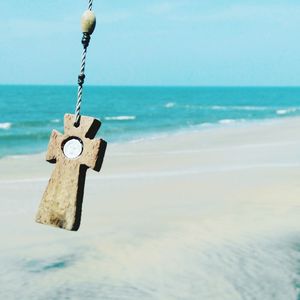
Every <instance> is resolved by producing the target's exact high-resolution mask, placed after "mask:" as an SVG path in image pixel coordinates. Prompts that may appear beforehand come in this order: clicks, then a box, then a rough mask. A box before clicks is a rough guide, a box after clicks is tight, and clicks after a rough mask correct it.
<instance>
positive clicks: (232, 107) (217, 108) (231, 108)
mask: <svg viewBox="0 0 300 300" xmlns="http://www.w3.org/2000/svg"><path fill="white" fill-rule="evenodd" d="M210 108H211V109H213V110H247V111H248V110H249V111H251V110H254V111H264V110H268V109H272V108H271V107H266V106H219V105H213V106H211V107H210Z"/></svg>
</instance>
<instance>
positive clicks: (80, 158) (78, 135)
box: [36, 114, 106, 231]
mask: <svg viewBox="0 0 300 300" xmlns="http://www.w3.org/2000/svg"><path fill="white" fill-rule="evenodd" d="M74 120H75V116H74V115H72V114H65V116H64V134H61V133H59V132H58V131H56V130H53V131H52V134H51V137H50V142H49V145H48V151H47V154H46V160H47V161H48V162H50V163H55V164H56V165H55V168H54V171H53V173H52V176H51V178H50V180H49V182H48V186H47V188H46V191H45V192H44V195H43V198H42V201H41V204H40V206H39V210H38V213H37V215H36V222H38V223H42V224H47V225H52V226H55V227H60V228H63V229H66V230H72V231H77V230H78V229H79V226H80V219H81V209H82V200H83V193H84V183H85V177H86V171H87V169H88V168H91V169H93V170H95V171H98V172H99V171H100V169H101V166H102V162H103V158H104V154H105V150H106V142H105V141H104V140H102V139H100V140H98V139H94V137H95V135H96V133H97V132H98V130H99V128H100V126H101V122H100V121H99V120H97V119H94V118H92V117H86V116H81V117H80V125H79V126H78V127H75V125H74Z"/></svg>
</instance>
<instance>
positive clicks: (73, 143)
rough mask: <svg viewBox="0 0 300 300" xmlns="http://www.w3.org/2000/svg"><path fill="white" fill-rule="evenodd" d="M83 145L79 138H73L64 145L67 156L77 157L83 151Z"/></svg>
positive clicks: (70, 157)
mask: <svg viewBox="0 0 300 300" xmlns="http://www.w3.org/2000/svg"><path fill="white" fill-rule="evenodd" d="M82 150H83V145H82V143H81V142H80V140H79V139H77V138H72V139H70V140H69V141H67V142H66V143H65V145H64V148H63V151H64V154H65V156H66V157H67V158H69V159H75V158H77V157H79V156H80V155H81V153H82Z"/></svg>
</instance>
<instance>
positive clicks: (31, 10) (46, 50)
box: [0, 0, 300, 85]
mask: <svg viewBox="0 0 300 300" xmlns="http://www.w3.org/2000/svg"><path fill="white" fill-rule="evenodd" d="M86 6H87V0H63V1H62V0H61V1H58V0H51V1H40V0H7V1H1V3H0V11H1V20H0V25H1V27H0V28H1V29H0V34H1V50H0V64H1V72H0V83H13V84H15V83H24V84H27V83H29V84H35V83H37V84H73V83H74V84H76V77H77V75H78V70H79V65H80V57H81V44H80V39H81V32H80V27H79V26H80V25H79V24H80V16H81V14H82V12H83V11H84V10H85V9H86ZM94 11H95V13H96V15H97V21H98V23H97V28H96V30H95V33H94V35H93V37H92V41H91V45H90V47H89V52H88V62H87V69H86V72H87V79H86V83H87V84H97V85H98V84H100V85H300V33H299V32H300V1H299V0H297V1H296V0H295V1H293V0H284V1H278V0H277V1H276V0H272V1H265V0H260V1H255V0H252V1H247V0H244V1H238V0H185V1H181V0H166V1H163V0H154V1H150V0H129V1H128V0H114V1H111V0H110V1H109V0H94Z"/></svg>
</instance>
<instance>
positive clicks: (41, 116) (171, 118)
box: [0, 85, 300, 157]
mask: <svg viewBox="0 0 300 300" xmlns="http://www.w3.org/2000/svg"><path fill="white" fill-rule="evenodd" d="M76 92H77V88H76V86H3V85H2V86H0V111H1V114H0V157H3V156H6V155H16V154H28V153H35V152H41V151H45V150H46V147H47V143H48V139H49V135H50V133H51V130H52V129H53V128H55V129H57V130H60V131H62V129H63V115H64V113H67V112H68V113H73V111H74V106H75V102H76ZM82 114H83V115H90V116H95V117H97V118H100V119H101V121H102V128H101V131H100V133H99V136H101V137H103V138H104V139H105V140H107V141H108V142H120V141H128V140H135V139H141V138H147V137H149V136H152V135H156V134H161V133H167V132H173V131H177V130H182V129H189V128H190V129H195V128H196V129H197V128H199V129H201V128H205V127H207V126H215V125H217V126H228V124H233V123H235V122H244V121H251V120H262V119H269V118H283V117H290V116H297V115H300V88H272V87H267V88H243V87H239V88H234V87H232V88H231V87H230V88H229V87H228V88H222V87H93V86H87V87H85V90H84V98H83V106H82Z"/></svg>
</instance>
